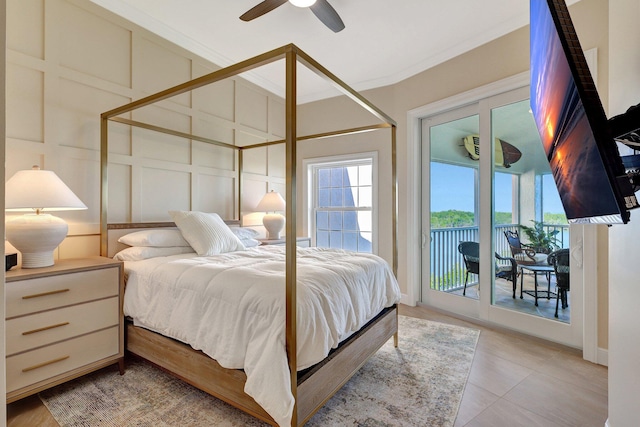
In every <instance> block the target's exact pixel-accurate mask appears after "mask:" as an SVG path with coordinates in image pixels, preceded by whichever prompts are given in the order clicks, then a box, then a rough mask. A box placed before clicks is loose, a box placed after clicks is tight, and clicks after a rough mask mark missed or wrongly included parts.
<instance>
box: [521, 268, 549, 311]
mask: <svg viewBox="0 0 640 427" xmlns="http://www.w3.org/2000/svg"><path fill="white" fill-rule="evenodd" d="M518 267H520V268H521V269H522V270H529V271H530V272H532V273H533V283H534V285H533V286H534V287H533V290H526V291H525V290H523V285H524V284H523V279H524V274H522V275H520V299H522V293H523V292H524V293H525V294H527V295H531V296H532V297H534V298H535V300H536V307H537V306H538V298H545V297H546V298H547V299H551V297H553V298H557V297H558V296H557V295H556V293H555V292H551V273H553V272H554V271H553V266H551V265H544V264H534V265H526V264H518ZM523 273H524V271H523ZM538 273H544V274H545V275H546V276H547V290H546V291H538ZM538 294H540V295H538Z"/></svg>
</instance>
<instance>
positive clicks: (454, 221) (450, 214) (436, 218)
mask: <svg viewBox="0 0 640 427" xmlns="http://www.w3.org/2000/svg"><path fill="white" fill-rule="evenodd" d="M543 222H544V223H545V224H559V225H566V224H567V217H566V216H565V215H564V214H562V213H548V212H547V213H545V214H544V219H543ZM495 223H496V224H512V223H513V219H512V215H511V212H496V213H495ZM473 225H475V215H474V213H473V212H466V211H458V210H455V209H449V210H446V211H440V212H431V228H455V227H471V226H473Z"/></svg>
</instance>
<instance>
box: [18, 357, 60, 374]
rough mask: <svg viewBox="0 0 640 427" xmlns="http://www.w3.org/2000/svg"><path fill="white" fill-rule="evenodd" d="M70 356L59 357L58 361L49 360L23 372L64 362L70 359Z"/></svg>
mask: <svg viewBox="0 0 640 427" xmlns="http://www.w3.org/2000/svg"><path fill="white" fill-rule="evenodd" d="M68 358H69V356H62V357H58V358H57V359H53V360H49V361H48V362H42V363H38V364H37V365H33V366H29V367H28V368H24V369H23V370H22V372H29V371H33V370H34V369H38V368H42V367H43V366H47V365H51V364H54V363H57V362H62V361H63V360H66V359H68Z"/></svg>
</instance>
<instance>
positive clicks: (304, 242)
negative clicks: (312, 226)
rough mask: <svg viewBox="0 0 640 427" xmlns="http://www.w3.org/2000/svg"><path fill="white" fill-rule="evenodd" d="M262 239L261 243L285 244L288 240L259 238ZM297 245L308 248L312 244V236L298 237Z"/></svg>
mask: <svg viewBox="0 0 640 427" xmlns="http://www.w3.org/2000/svg"><path fill="white" fill-rule="evenodd" d="M258 240H259V241H260V245H284V244H285V243H286V242H287V240H286V238H284V239H278V240H269V239H258ZM296 241H297V245H298V246H300V247H301V248H308V247H310V246H311V237H298V238H297V239H296Z"/></svg>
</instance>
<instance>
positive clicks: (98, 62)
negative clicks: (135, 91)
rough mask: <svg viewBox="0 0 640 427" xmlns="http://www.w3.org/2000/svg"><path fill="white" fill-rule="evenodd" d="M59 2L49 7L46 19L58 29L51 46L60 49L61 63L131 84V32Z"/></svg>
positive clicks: (101, 76)
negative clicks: (55, 38)
mask: <svg viewBox="0 0 640 427" xmlns="http://www.w3.org/2000/svg"><path fill="white" fill-rule="evenodd" d="M56 3H57V5H58V7H53V8H47V19H48V20H49V22H51V21H55V25H56V27H57V28H58V29H59V30H58V31H56V32H55V33H50V34H55V35H56V36H57V38H58V39H57V40H54V43H53V45H52V46H51V48H50V49H56V50H57V52H55V55H56V56H58V57H59V64H60V65H61V66H62V67H66V68H70V69H72V70H76V71H79V72H81V73H83V74H86V75H89V76H94V77H98V78H99V79H101V80H104V81H108V82H113V83H117V84H119V85H121V86H124V87H131V72H130V69H131V32H130V31H129V30H127V29H126V28H123V27H121V26H119V25H116V24H114V23H112V22H109V21H107V20H105V19H103V18H101V17H99V16H96V15H95V14H93V13H91V12H89V11H87V10H84V9H82V8H80V7H78V6H75V5H73V4H70V3H67V2H65V1H57V2H56ZM50 4H51V2H49V1H47V6H49V5H50ZM49 41H50V40H47V42H49ZM47 48H49V46H47Z"/></svg>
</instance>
